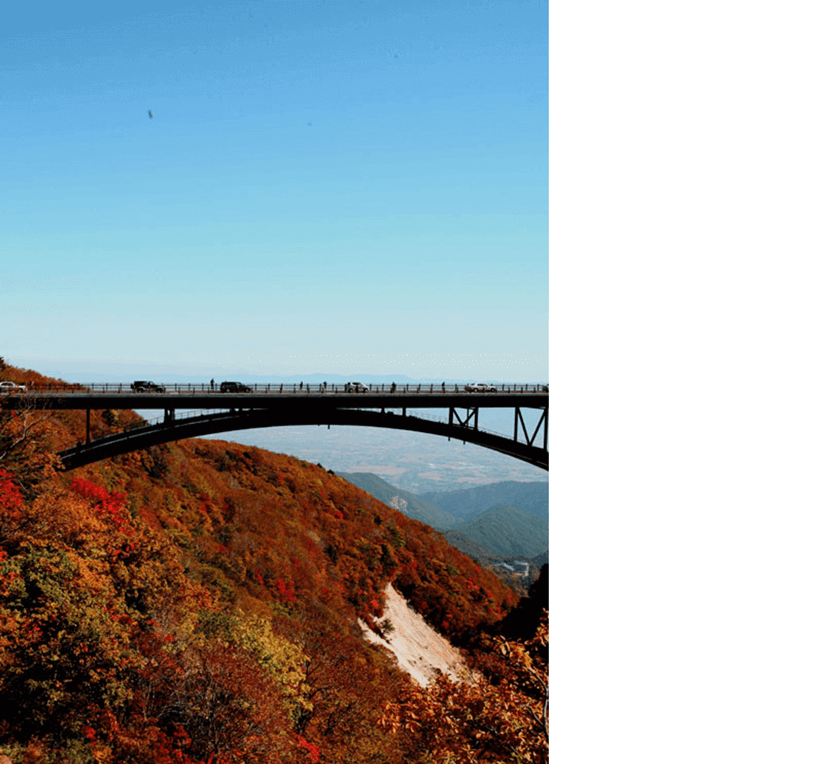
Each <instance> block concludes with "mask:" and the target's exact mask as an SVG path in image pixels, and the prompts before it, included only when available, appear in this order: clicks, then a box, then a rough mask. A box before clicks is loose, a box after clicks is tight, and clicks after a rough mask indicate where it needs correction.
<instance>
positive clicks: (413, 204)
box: [0, 0, 548, 381]
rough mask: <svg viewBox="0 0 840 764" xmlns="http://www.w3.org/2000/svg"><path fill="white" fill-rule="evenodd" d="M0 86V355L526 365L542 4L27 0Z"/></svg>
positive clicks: (0, 53)
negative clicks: (0, 332) (0, 331)
mask: <svg viewBox="0 0 840 764" xmlns="http://www.w3.org/2000/svg"><path fill="white" fill-rule="evenodd" d="M0 107H2V112H3V119H2V121H0V145H1V146H2V151H0V176H2V178H3V182H2V184H0V230H2V232H3V235H2V239H0V250H2V251H1V252H0V256H2V260H3V268H2V271H0V315H1V316H2V320H3V324H4V326H9V325H10V322H11V325H13V326H14V327H15V331H13V332H4V337H3V341H2V345H3V349H2V354H3V355H4V356H5V357H6V359H7V360H8V361H10V362H12V363H15V364H18V365H24V366H30V367H32V368H36V369H37V370H39V371H45V372H63V373H64V374H65V375H66V376H68V377H71V378H72V375H73V374H74V373H75V372H82V371H87V370H94V371H95V370H101V371H103V373H104V372H109V371H117V372H119V373H122V372H124V373H125V375H126V377H134V376H137V375H141V372H142V373H143V374H144V375H148V374H153V373H155V372H159V373H161V372H164V371H165V372H174V373H177V372H178V371H181V370H182V371H183V372H184V373H185V374H195V373H198V374H204V373H206V374H214V373H215V374H216V375H219V374H222V373H233V372H237V373H239V375H240V376H248V375H249V374H251V375H273V374H297V373H300V374H306V373H321V372H323V373H347V374H354V373H371V374H379V373H381V374H406V375H409V376H413V377H423V378H451V379H459V378H460V379H466V378H482V377H487V378H492V379H508V380H511V381H537V380H544V379H547V376H548V4H547V2H543V1H537V0H512V1H511V2H506V1H494V2H460V3H451V2H439V1H438V0H431V1H426V0H424V2H422V3H408V2H392V1H391V2H376V1H373V2H369V1H368V0H363V1H361V2H350V1H349V0H327V1H326V2H314V1H313V0H304V1H300V0H282V1H277V2H226V3H220V4H215V5H209V4H206V3H203V2H174V3H143V4H139V3H137V4H130V5H129V6H128V7H125V8H122V7H116V4H107V5H103V6H101V7H100V6H97V5H96V4H91V3H82V4H81V7H79V6H75V5H74V6H73V7H72V10H70V6H69V5H67V4H60V5H59V4H56V5H53V4H52V3H35V4H33V5H29V6H27V7H26V8H24V7H23V6H20V7H19V8H18V9H17V10H16V11H13V12H12V13H11V15H10V16H9V17H8V18H7V19H6V21H4V24H3V26H2V28H0ZM149 110H151V112H152V118H150V117H149V115H148V112H149Z"/></svg>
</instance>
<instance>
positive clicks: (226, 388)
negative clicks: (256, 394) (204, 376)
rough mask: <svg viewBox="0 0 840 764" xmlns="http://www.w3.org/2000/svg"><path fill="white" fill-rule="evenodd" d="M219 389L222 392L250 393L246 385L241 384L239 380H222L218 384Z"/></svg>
mask: <svg viewBox="0 0 840 764" xmlns="http://www.w3.org/2000/svg"><path fill="white" fill-rule="evenodd" d="M219 390H220V391H221V392H223V393H251V392H253V390H251V388H250V387H248V385H243V384H242V383H241V382H222V384H221V385H219Z"/></svg>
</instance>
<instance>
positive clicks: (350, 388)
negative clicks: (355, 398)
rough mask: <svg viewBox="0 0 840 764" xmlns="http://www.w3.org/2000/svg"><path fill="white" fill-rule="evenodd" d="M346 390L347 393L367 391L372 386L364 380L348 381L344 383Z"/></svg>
mask: <svg viewBox="0 0 840 764" xmlns="http://www.w3.org/2000/svg"><path fill="white" fill-rule="evenodd" d="M344 392H346V393H367V392H370V388H369V387H368V386H367V385H366V384H365V383H364V382H348V383H347V384H346V385H344Z"/></svg>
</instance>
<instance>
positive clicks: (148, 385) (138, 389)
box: [131, 379, 166, 393]
mask: <svg viewBox="0 0 840 764" xmlns="http://www.w3.org/2000/svg"><path fill="white" fill-rule="evenodd" d="M131 389H132V390H133V391H134V392H135V393H165V392H166V388H164V386H163V385H159V384H157V383H156V382H150V381H149V380H148V379H138V380H136V381H134V382H132V383H131Z"/></svg>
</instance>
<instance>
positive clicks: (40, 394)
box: [3, 383, 548, 470]
mask: <svg viewBox="0 0 840 764" xmlns="http://www.w3.org/2000/svg"><path fill="white" fill-rule="evenodd" d="M242 387H245V386H242ZM494 388H495V389H494V390H488V391H481V392H468V391H467V390H466V389H464V387H463V386H460V387H459V386H457V385H447V384H443V385H417V384H415V385H399V386H397V385H382V386H379V387H374V388H373V389H370V390H368V391H367V392H363V393H362V392H355V391H353V390H352V389H346V388H345V386H344V385H327V384H324V385H306V386H304V384H303V383H301V384H300V386H298V385H281V384H270V385H254V386H252V387H245V389H244V390H243V391H240V392H224V393H223V392H221V391H219V389H218V386H215V387H212V388H211V386H210V385H194V384H175V385H166V386H155V387H154V389H153V391H148V390H146V391H143V392H136V391H134V390H132V387H131V386H130V385H122V384H120V385H117V384H101V385H85V386H81V385H55V384H53V385H47V386H44V387H40V388H34V389H33V388H30V389H29V390H27V391H26V392H18V393H16V394H14V395H9V396H6V397H5V399H4V400H3V406H4V407H6V408H12V409H14V408H18V409H22V408H26V409H30V410H31V409H54V410H81V411H86V412H87V420H86V421H87V432H86V438H85V440H84V441H83V442H80V443H78V444H77V445H76V446H74V447H72V448H68V449H66V450H65V451H62V452H61V453H60V454H59V456H60V458H61V461H62V463H63V465H64V468H65V469H68V470H70V469H74V468H76V467H81V466H83V465H85V464H90V463H92V462H96V461H100V460H102V459H108V458H110V457H113V456H119V455H121V454H125V453H128V452H130V451H136V450H140V449H144V448H149V447H150V446H155V445H161V444H163V443H169V442H171V441H175V440H181V439H183V438H194V437H198V436H201V435H212V434H217V433H223V432H231V431H234V430H243V429H252V428H258V427H280V426H289V425H326V426H328V427H330V426H332V425H336V426H341V425H355V426H361V427H385V428H389V429H394V430H406V431H411V432H422V433H428V434H431V435H439V436H442V437H446V438H448V439H452V438H455V439H456V440H460V441H463V442H465V443H473V444H475V445H478V446H481V447H483V448H488V449H490V450H493V451H497V452H499V453H502V454H506V455H507V456H511V457H513V458H516V459H520V460H522V461H524V462H527V463H528V464H532V465H534V466H536V467H540V468H542V469H545V470H547V469H548V389H547V386H545V385H507V384H505V385H495V386H494ZM108 409H110V410H125V409H129V410H133V411H142V410H157V411H160V410H162V411H163V412H164V414H163V416H162V417H160V418H159V419H157V420H155V421H150V422H140V423H138V425H137V426H133V427H130V428H128V429H126V430H123V431H121V432H114V433H111V434H108V435H105V436H102V437H97V438H91V436H90V412H91V411H94V410H108ZM483 409H510V410H511V411H512V416H513V423H512V424H513V426H512V429H513V435H512V436H510V435H502V434H499V433H494V432H490V431H489V430H485V429H481V428H480V427H479V414H480V413H481V411H482V410H483ZM526 409H531V410H534V411H535V412H536V413H535V414H532V415H531V416H530V417H528V419H530V420H531V421H530V423H529V422H526V417H525V416H524V415H523V410H526ZM431 410H438V411H443V412H447V416H446V417H434V418H433V417H430V416H429V415H428V412H429V411H431ZM420 412H427V413H425V414H422V413H420ZM535 417H536V422H534V421H533V420H534V418H535Z"/></svg>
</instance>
